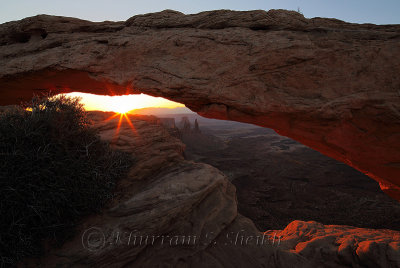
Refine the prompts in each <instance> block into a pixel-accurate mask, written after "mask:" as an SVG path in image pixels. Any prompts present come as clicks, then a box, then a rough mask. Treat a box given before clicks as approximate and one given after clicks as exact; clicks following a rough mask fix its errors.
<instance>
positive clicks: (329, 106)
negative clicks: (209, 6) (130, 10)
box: [0, 10, 400, 200]
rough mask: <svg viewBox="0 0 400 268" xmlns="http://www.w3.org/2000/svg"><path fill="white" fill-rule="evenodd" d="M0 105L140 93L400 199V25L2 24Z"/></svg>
mask: <svg viewBox="0 0 400 268" xmlns="http://www.w3.org/2000/svg"><path fill="white" fill-rule="evenodd" d="M0 47H1V49H0V66H1V67H0V104H3V105H5V104H11V103H16V102H18V101H19V100H21V99H25V100H26V99H29V98H30V97H31V96H32V93H33V92H35V91H41V90H49V89H51V90H54V92H71V91H82V92H91V93H96V94H109V95H112V94H127V93H139V92H142V93H147V94H150V95H154V96H162V97H165V98H168V99H171V100H174V101H178V102H181V103H184V104H185V105H186V106H187V107H189V108H190V109H192V110H193V111H196V112H198V113H199V114H200V115H203V116H206V117H212V118H219V119H229V120H236V121H242V122H248V123H253V124H257V125H260V126H265V127H269V128H273V129H275V130H276V131H277V132H278V133H280V134H282V135H285V136H288V137H290V138H293V139H295V140H297V141H299V142H301V143H303V144H305V145H308V146H310V147H312V148H314V149H316V150H318V151H320V152H322V153H323V154H325V155H328V156H330V157H333V158H335V159H337V160H340V161H343V162H344V163H346V164H348V165H350V166H352V167H355V168H357V169H359V170H360V171H362V172H364V173H365V174H367V175H369V176H370V177H371V178H373V179H375V180H377V181H378V182H379V183H380V185H381V188H382V189H383V190H384V191H385V192H386V193H388V194H389V195H391V196H392V197H394V198H396V199H398V200H400V188H399V185H400V142H399V140H400V91H399V90H400V76H399V75H398V74H399V73H400V61H399V56H400V26H398V25H388V26H377V25H372V24H363V25H358V24H349V23H345V22H342V21H338V20H334V19H321V18H314V19H305V18H304V17H303V16H302V15H300V14H298V13H296V12H291V11H282V10H271V11H269V12H265V11H250V12H234V11H226V10H220V11H212V12H203V13H199V14H195V15H184V14H182V13H179V12H175V11H163V12H160V13H153V14H146V15H139V16H134V17H132V18H130V19H129V20H127V21H126V22H101V23H93V22H89V21H83V20H78V19H74V18H65V17H53V16H46V15H41V16H36V17H31V18H26V19H24V20H21V21H16V22H9V23H5V24H2V25H0Z"/></svg>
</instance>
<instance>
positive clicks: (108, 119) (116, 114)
mask: <svg viewBox="0 0 400 268" xmlns="http://www.w3.org/2000/svg"><path fill="white" fill-rule="evenodd" d="M118 115H120V114H118V113H115V114H114V115H112V116H110V117H109V118H107V119H105V120H104V121H110V120H111V119H113V118H115V117H117V116H118Z"/></svg>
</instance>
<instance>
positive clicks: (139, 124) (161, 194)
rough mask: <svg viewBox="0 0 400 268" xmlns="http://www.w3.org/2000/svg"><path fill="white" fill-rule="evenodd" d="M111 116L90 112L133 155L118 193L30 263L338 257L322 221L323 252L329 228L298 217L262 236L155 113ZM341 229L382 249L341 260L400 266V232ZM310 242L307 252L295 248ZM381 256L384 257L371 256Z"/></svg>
mask: <svg viewBox="0 0 400 268" xmlns="http://www.w3.org/2000/svg"><path fill="white" fill-rule="evenodd" d="M110 115H111V114H106V113H94V114H92V115H91V116H92V118H93V119H94V120H95V121H96V122H97V124H96V125H97V127H98V128H99V129H100V132H101V135H102V137H103V138H104V139H107V140H109V141H110V142H111V143H112V145H113V146H114V147H116V148H119V149H122V150H125V151H127V152H130V153H132V154H133V155H134V157H135V159H136V161H135V164H134V165H133V167H132V169H131V170H130V173H129V175H128V176H127V178H125V179H123V180H122V181H120V183H119V185H118V188H117V191H116V198H115V199H114V200H112V201H111V202H110V203H109V204H108V206H107V207H106V208H105V209H104V211H103V212H102V213H101V214H98V215H94V216H91V217H89V218H86V219H84V220H83V221H82V223H81V224H80V225H79V226H78V228H77V232H76V234H75V235H74V236H73V238H72V239H71V240H70V241H69V242H67V243H66V244H65V245H64V246H63V247H62V248H59V249H50V250H48V252H47V253H46V255H45V257H43V258H42V259H39V260H37V259H36V260H27V261H25V262H24V264H26V265H27V266H32V267H37V266H41V267H88V266H89V267H93V266H95V267H316V265H319V264H321V263H328V264H331V263H334V262H335V260H331V259H327V258H328V257H329V258H330V257H331V256H325V255H321V254H320V255H318V254H317V253H313V252H314V251H316V249H317V248H316V246H313V245H314V244H315V243H314V244H313V243H312V242H311V241H313V240H312V239H313V238H314V237H313V236H312V234H313V233H314V232H313V231H310V229H312V228H314V227H315V226H316V228H317V229H316V231H318V236H319V237H320V239H322V241H323V243H320V244H319V246H320V247H318V250H319V248H321V247H325V246H326V247H329V246H330V244H329V243H328V242H330V241H331V240H332V239H333V238H332V237H331V236H329V235H328V234H327V237H324V233H323V232H324V230H323V228H324V227H323V226H322V227H321V225H318V224H317V223H313V224H314V225H312V226H311V227H307V228H308V229H307V230H308V232H307V233H304V232H303V231H304V229H305V228H304V227H302V229H301V228H300V227H299V228H292V227H290V228H289V226H293V225H295V226H303V225H305V224H309V223H301V222H300V223H292V224H291V225H289V226H288V228H289V229H290V230H292V231H291V232H289V231H288V230H286V229H285V230H284V231H282V232H280V231H274V232H273V231H271V232H269V233H268V234H266V235H263V233H261V232H259V231H258V230H257V229H256V228H255V226H254V224H253V223H252V222H251V221H250V220H249V219H247V218H245V217H243V216H241V215H239V214H238V213H237V203H236V194H235V188H234V186H233V185H232V184H231V183H230V182H229V181H228V180H227V178H226V177H225V175H224V174H222V173H221V172H220V171H218V170H217V169H215V168H213V167H211V166H209V165H206V164H197V163H194V162H189V161H186V160H184V159H183V157H182V150H183V144H182V143H180V142H179V140H178V139H176V138H173V137H171V136H170V135H169V134H168V132H167V131H166V130H165V129H164V128H162V127H161V126H160V125H159V121H158V120H157V119H156V118H155V117H145V116H143V117H133V116H130V117H129V118H130V121H129V122H130V123H129V122H128V121H127V119H126V118H125V119H123V121H122V122H121V123H120V128H119V131H118V133H117V132H116V126H117V125H118V124H119V123H118V121H119V117H114V118H113V119H109V120H107V121H105V119H107V118H109V116H110ZM155 156H158V157H155ZM301 224H303V225H301ZM328 227H329V226H328ZM321 228H322V230H321ZM338 228H341V227H338ZM343 228H348V229H346V230H350V231H352V232H353V233H354V234H355V235H358V234H359V233H361V234H362V235H358V236H357V243H359V245H361V244H362V243H363V242H362V241H373V242H374V243H375V242H376V243H379V247H378V249H376V247H369V248H368V247H366V246H363V248H362V250H361V251H360V250H359V249H358V248H356V249H357V251H355V250H356V249H354V248H352V247H348V248H346V250H345V252H346V254H348V255H345V258H344V259H343V260H342V259H339V261H337V262H335V263H336V264H338V265H347V263H348V261H349V260H350V261H351V260H352V259H351V257H349V256H350V255H351V254H353V253H354V254H356V253H355V252H357V254H358V252H361V253H360V254H364V255H362V256H364V257H363V258H360V260H357V259H356V260H355V261H356V264H359V265H370V263H373V264H374V266H370V267H386V266H384V265H385V264H388V263H390V264H392V265H394V266H393V267H396V265H400V261H399V260H398V256H399V254H400V252H399V250H400V249H399V246H398V245H399V243H400V238H399V237H400V235H399V233H398V232H394V231H386V230H365V229H355V228H351V227H343ZM327 232H328V231H327ZM365 234H366V235H365ZM276 235H280V236H284V237H285V238H281V242H279V241H278V239H275V240H274V236H276ZM334 235H337V234H336V233H335V234H334ZM390 235H392V237H390ZM339 238H340V237H339V235H338V239H339ZM340 239H341V238H340ZM346 239H347V238H346ZM308 240H310V242H309V244H310V245H308V247H307V248H308V250H306V251H299V252H297V251H294V250H293V247H296V249H297V247H300V246H301V245H302V243H303V244H304V243H305V242H307V241H308ZM325 241H327V242H325ZM278 242H279V244H278ZM343 243H344V242H343ZM368 243H369V242H368ZM296 245H297V246H296ZM363 245H364V244H363ZM365 245H367V244H365ZM368 245H369V244H368ZM373 245H375V244H373ZM385 246H387V247H388V248H387V249H386V248H383V247H385ZM329 250H334V249H332V248H329ZM378 250H383V251H382V252H381V251H378ZM385 253H387V254H385ZM349 254H350V255H349ZM376 254H382V255H379V259H378V260H376V261H374V262H370V260H371V259H374V258H375V256H376ZM396 258H397V259H396ZM375 264H376V265H375Z"/></svg>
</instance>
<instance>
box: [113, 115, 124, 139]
mask: <svg viewBox="0 0 400 268" xmlns="http://www.w3.org/2000/svg"><path fill="white" fill-rule="evenodd" d="M116 115H118V114H116ZM122 116H123V114H119V121H118V126H117V128H116V129H115V133H114V137H113V139H112V142H116V141H117V140H118V137H119V130H120V128H121V124H122Z"/></svg>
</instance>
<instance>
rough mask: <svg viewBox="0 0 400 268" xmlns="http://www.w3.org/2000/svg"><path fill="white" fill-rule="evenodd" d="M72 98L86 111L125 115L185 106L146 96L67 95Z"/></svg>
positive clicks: (75, 93)
mask: <svg viewBox="0 0 400 268" xmlns="http://www.w3.org/2000/svg"><path fill="white" fill-rule="evenodd" d="M66 95H67V96H70V97H79V98H81V102H82V103H83V104H84V107H85V109H86V110H88V111H90V110H98V111H104V112H107V111H113V112H116V113H119V114H125V113H128V112H129V111H132V110H135V109H142V108H147V107H164V108H176V107H185V105H183V104H181V103H177V102H173V101H170V100H167V99H164V98H160V97H152V96H149V95H145V94H136V95H122V96H101V95H93V94H88V93H80V92H73V93H67V94H66Z"/></svg>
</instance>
